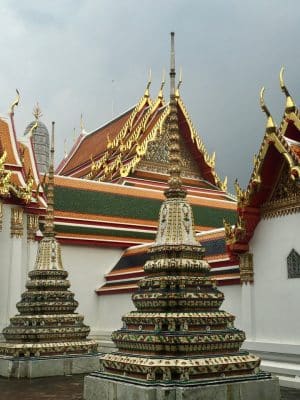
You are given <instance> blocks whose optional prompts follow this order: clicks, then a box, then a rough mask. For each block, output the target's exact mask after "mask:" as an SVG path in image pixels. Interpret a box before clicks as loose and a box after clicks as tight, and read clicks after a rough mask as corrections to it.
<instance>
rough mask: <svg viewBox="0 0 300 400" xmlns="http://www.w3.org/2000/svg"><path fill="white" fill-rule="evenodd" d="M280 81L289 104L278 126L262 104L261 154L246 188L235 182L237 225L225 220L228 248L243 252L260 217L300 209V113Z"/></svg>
mask: <svg viewBox="0 0 300 400" xmlns="http://www.w3.org/2000/svg"><path fill="white" fill-rule="evenodd" d="M280 85H281V89H282V91H283V92H284V93H285V95H286V106H285V111H284V115H283V118H282V121H281V123H280V125H279V127H277V126H276V124H275V122H274V120H273V118H272V116H271V114H270V112H269V110H268V108H267V106H266V105H265V102H264V97H263V94H264V89H262V91H261V97H260V102H261V107H262V109H263V111H264V112H265V113H266V115H267V124H266V129H265V135H264V138H263V141H262V144H261V147H260V150H259V152H258V154H257V155H256V156H255V157H254V167H253V172H252V175H251V178H250V181H249V184H248V186H247V189H246V190H242V189H241V187H240V186H239V184H238V183H237V182H236V185H235V186H236V192H237V199H238V219H237V223H236V226H235V227H234V228H232V227H231V224H230V223H226V222H225V229H226V236H227V244H228V249H229V250H230V252H231V253H235V254H238V253H244V252H246V251H248V249H249V241H250V239H251V237H252V236H253V233H254V230H255V228H256V226H257V224H258V222H259V221H260V219H261V218H272V217H276V216H281V215H286V214H290V213H294V212H299V210H300V192H299V180H300V113H299V109H298V108H297V107H296V105H295V102H294V100H293V99H292V97H291V96H290V94H289V91H288V89H287V88H286V86H285V83H284V81H283V69H282V70H281V72H280Z"/></svg>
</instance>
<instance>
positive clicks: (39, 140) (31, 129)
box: [24, 103, 50, 174]
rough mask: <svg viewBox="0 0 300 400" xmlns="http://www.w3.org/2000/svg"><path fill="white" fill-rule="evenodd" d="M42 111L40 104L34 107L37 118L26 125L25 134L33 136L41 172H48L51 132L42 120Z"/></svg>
mask: <svg viewBox="0 0 300 400" xmlns="http://www.w3.org/2000/svg"><path fill="white" fill-rule="evenodd" d="M42 115H43V114H42V112H41V109H40V107H39V104H38V103H37V105H36V106H35V107H34V109H33V116H34V117H35V120H34V121H32V122H30V124H29V125H28V126H27V127H26V129H25V132H24V135H25V136H26V135H29V136H30V137H31V141H32V145H33V150H34V155H35V159H36V164H37V168H38V171H39V173H41V174H46V173H47V172H48V170H49V156H50V151H49V150H50V145H49V132H48V129H47V127H46V125H45V124H44V123H43V122H42V121H41V120H40V118H41V117H42Z"/></svg>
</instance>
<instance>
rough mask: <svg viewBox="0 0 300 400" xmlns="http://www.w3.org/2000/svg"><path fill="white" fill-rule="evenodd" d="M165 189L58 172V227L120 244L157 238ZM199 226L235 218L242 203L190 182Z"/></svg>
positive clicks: (63, 236)
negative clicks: (77, 176)
mask: <svg viewBox="0 0 300 400" xmlns="http://www.w3.org/2000/svg"><path fill="white" fill-rule="evenodd" d="M162 189H163V188H162V187H161V186H160V187H155V186H153V187H152V186H151V187H136V186H127V185H118V184H113V183H108V182H97V181H92V180H86V179H78V178H71V177H63V176H59V175H56V176H55V229H56V232H57V238H58V239H59V240H60V241H63V242H67V243H79V244H80V243H81V244H94V245H99V246H101V245H106V246H117V247H124V248H127V247H129V246H132V245H138V244H142V243H151V242H152V241H153V240H154V238H155V235H156V229H157V218H158V214H159V209H160V206H161V202H162V200H163V190H162ZM186 189H187V192H188V199H189V202H190V204H191V205H192V207H193V211H194V216H195V228H196V231H198V232H200V231H207V230H210V229H214V228H218V227H220V226H221V225H222V221H223V218H224V217H226V218H228V219H229V220H230V221H231V222H232V223H233V221H234V220H235V216H236V203H235V201H233V200H232V199H227V198H225V196H224V193H223V192H221V191H218V190H216V189H215V190H213V189H203V188H199V187H188V186H186Z"/></svg>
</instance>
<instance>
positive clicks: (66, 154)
mask: <svg viewBox="0 0 300 400" xmlns="http://www.w3.org/2000/svg"><path fill="white" fill-rule="evenodd" d="M67 157H68V152H67V139H65V140H64V158H67Z"/></svg>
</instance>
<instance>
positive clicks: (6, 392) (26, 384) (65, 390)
mask: <svg viewBox="0 0 300 400" xmlns="http://www.w3.org/2000/svg"><path fill="white" fill-rule="evenodd" d="M83 378H84V376H83V375H73V376H62V377H61V376H60V377H54V378H38V379H32V380H25V379H23V380H17V379H9V380H8V379H4V378H0V400H83V397H82V393H83ZM281 398H282V400H300V390H295V389H288V388H282V389H281ZM128 400H129V399H128ZM258 400H259V399H258Z"/></svg>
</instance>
